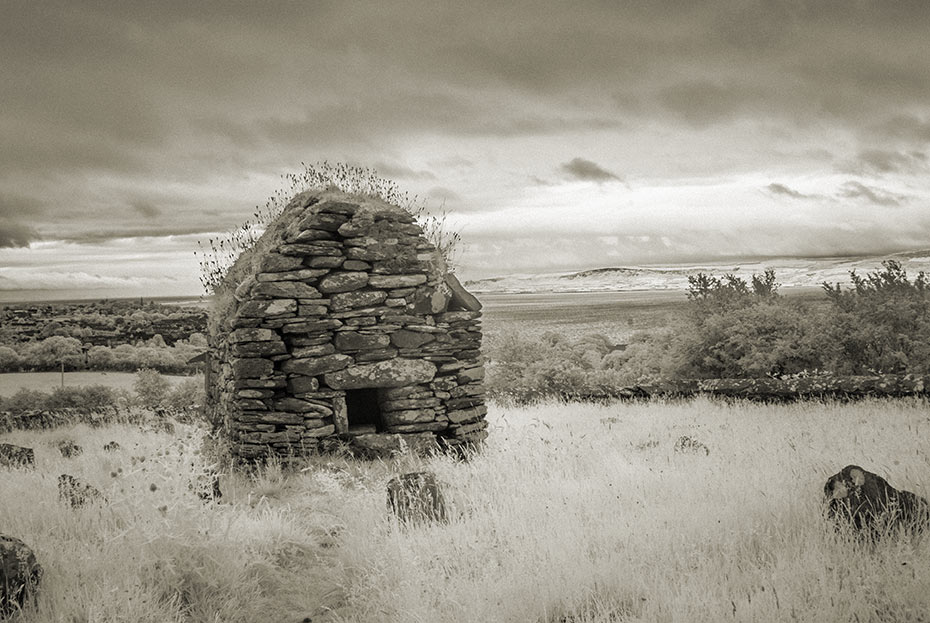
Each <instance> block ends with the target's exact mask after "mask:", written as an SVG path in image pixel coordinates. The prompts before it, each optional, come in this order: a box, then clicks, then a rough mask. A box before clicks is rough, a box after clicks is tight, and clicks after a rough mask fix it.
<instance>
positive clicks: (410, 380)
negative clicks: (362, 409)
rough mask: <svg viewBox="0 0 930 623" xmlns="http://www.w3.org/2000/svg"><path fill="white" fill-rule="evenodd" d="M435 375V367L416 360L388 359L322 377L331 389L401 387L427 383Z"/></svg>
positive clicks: (426, 362)
mask: <svg viewBox="0 0 930 623" xmlns="http://www.w3.org/2000/svg"><path fill="white" fill-rule="evenodd" d="M435 374H436V366H434V365H433V364H431V363H430V362H428V361H423V360H417V359H390V360H388V361H381V362H378V363H370V364H364V365H356V366H351V367H349V368H345V369H343V370H339V371H337V372H330V373H327V374H325V375H324V376H323V381H324V382H325V383H326V385H327V386H329V387H331V388H333V389H356V388H360V387H401V386H403V385H413V384H416V383H427V382H429V381H430V380H432V378H433V376H435Z"/></svg>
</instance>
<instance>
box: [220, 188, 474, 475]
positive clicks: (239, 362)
mask: <svg viewBox="0 0 930 623" xmlns="http://www.w3.org/2000/svg"><path fill="white" fill-rule="evenodd" d="M480 321H481V312H480V303H479V302H478V301H477V299H475V298H474V297H473V296H471V295H470V294H469V293H468V292H466V291H465V290H464V289H463V288H462V287H461V285H460V284H459V282H458V281H457V280H456V279H455V277H454V276H453V275H452V274H451V273H449V272H448V270H447V267H446V265H445V262H444V261H443V258H442V256H441V254H440V253H439V252H438V251H437V250H436V248H435V247H434V246H433V245H432V244H430V243H429V242H428V241H427V240H426V239H425V238H424V237H423V232H422V230H421V229H420V227H419V226H418V225H417V224H416V223H415V222H414V218H413V217H412V216H411V215H410V214H409V213H408V212H407V211H405V210H403V209H401V208H399V207H396V206H391V205H388V204H385V203H383V202H380V201H377V200H373V199H367V198H366V199H359V198H357V197H354V198H353V197H349V196H346V195H343V194H341V193H336V192H327V193H319V194H311V193H302V194H300V195H297V196H296V197H295V198H294V199H293V200H292V201H291V202H290V204H289V205H288V206H287V207H286V208H285V210H284V212H283V213H282V215H281V216H280V217H278V219H276V221H275V222H274V223H272V225H271V226H270V227H269V228H268V230H266V232H265V233H264V234H263V235H262V237H261V239H260V240H259V241H258V243H257V244H256V245H255V246H254V247H253V248H252V249H250V250H249V251H247V252H246V253H244V254H243V255H242V256H241V257H239V259H238V260H237V261H236V263H235V264H234V266H233V267H232V269H231V270H230V271H229V274H228V275H227V277H226V281H225V282H224V285H223V287H222V288H221V289H220V291H219V292H218V293H217V306H216V309H215V311H214V314H213V317H212V318H211V323H210V325H211V326H210V329H211V330H210V339H211V348H212V356H211V361H210V364H209V365H210V382H209V388H208V397H207V410H208V414H210V415H211V416H212V417H213V418H214V421H218V420H221V421H222V422H223V424H224V426H223V430H224V431H225V432H226V434H227V436H228V439H229V441H230V445H231V448H232V451H233V453H234V454H236V455H238V456H239V457H241V458H243V459H255V458H259V457H263V456H266V455H268V454H270V453H278V454H307V453H312V452H316V451H319V450H325V449H326V448H327V447H328V446H329V445H332V444H335V443H340V444H349V445H350V446H352V447H353V448H354V449H356V450H358V451H360V452H361V453H365V452H368V453H371V454H372V455H377V456H383V455H384V454H390V453H392V452H396V451H405V450H421V451H422V450H425V449H427V448H432V447H436V446H437V445H438V446H445V447H450V446H462V445H468V444H473V443H475V442H479V441H481V440H483V439H484V438H485V437H486V436H487V431H486V428H487V422H486V421H485V414H486V412H487V409H486V407H485V405H484V395H485V394H484V387H483V384H482V379H483V378H484V369H483V367H482V358H481V350H480V349H481V325H480Z"/></svg>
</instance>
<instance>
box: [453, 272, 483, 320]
mask: <svg viewBox="0 0 930 623" xmlns="http://www.w3.org/2000/svg"><path fill="white" fill-rule="evenodd" d="M446 286H447V287H448V288H449V290H450V292H451V294H452V300H451V301H450V305H451V307H452V308H453V310H465V311H471V312H476V311H479V310H480V309H481V301H479V300H478V299H477V298H476V297H475V295H474V294H472V293H471V292H469V291H468V290H466V289H465V288H464V287H462V284H461V283H460V282H459V280H458V279H457V278H456V276H455V275H453V274H452V273H448V274H446Z"/></svg>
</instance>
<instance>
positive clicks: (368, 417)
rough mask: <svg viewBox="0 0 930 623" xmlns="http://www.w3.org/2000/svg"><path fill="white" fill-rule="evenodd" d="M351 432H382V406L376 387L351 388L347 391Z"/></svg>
mask: <svg viewBox="0 0 930 623" xmlns="http://www.w3.org/2000/svg"><path fill="white" fill-rule="evenodd" d="M346 414H347V416H348V420H349V432H350V433H353V434H355V435H361V434H364V433H377V432H381V429H382V427H383V425H382V423H381V407H379V406H378V390H377V389H375V388H366V389H350V390H348V391H347V392H346Z"/></svg>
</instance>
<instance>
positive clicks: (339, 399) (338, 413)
mask: <svg viewBox="0 0 930 623" xmlns="http://www.w3.org/2000/svg"><path fill="white" fill-rule="evenodd" d="M332 405H333V424H334V425H335V426H336V432H338V433H346V432H348V431H349V410H348V408H347V406H346V398H345V396H344V395H339V396H335V397H334V398H333V402H332Z"/></svg>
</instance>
